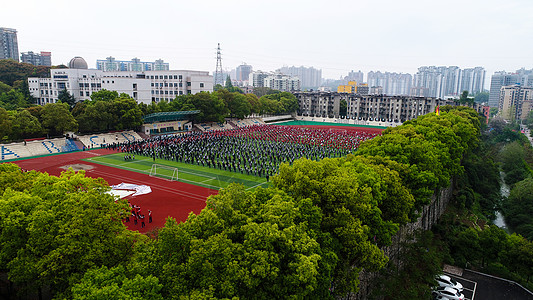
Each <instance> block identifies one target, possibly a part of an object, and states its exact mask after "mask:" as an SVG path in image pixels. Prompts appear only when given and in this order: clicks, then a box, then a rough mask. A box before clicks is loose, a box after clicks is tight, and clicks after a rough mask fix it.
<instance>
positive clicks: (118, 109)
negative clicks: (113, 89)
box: [111, 94, 142, 130]
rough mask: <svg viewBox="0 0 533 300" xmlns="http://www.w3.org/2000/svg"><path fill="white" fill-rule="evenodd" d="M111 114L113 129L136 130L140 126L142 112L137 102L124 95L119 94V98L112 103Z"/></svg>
mask: <svg viewBox="0 0 533 300" xmlns="http://www.w3.org/2000/svg"><path fill="white" fill-rule="evenodd" d="M111 114H112V115H113V117H114V119H115V120H116V122H115V125H114V127H115V129H117V130H123V129H136V130H138V129H139V128H140V127H141V125H142V112H141V109H140V108H139V106H138V105H137V101H135V100H134V99H133V98H131V97H129V96H128V95H126V94H121V95H120V97H119V98H117V99H115V101H113V102H112V106H111Z"/></svg>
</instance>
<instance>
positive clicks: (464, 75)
mask: <svg viewBox="0 0 533 300" xmlns="http://www.w3.org/2000/svg"><path fill="white" fill-rule="evenodd" d="M484 84H485V69H484V68H482V67H475V68H470V69H464V70H462V71H461V87H460V89H459V92H460V93H462V92H463V91H467V92H468V93H469V94H471V95H475V94H477V93H481V92H483V85H484Z"/></svg>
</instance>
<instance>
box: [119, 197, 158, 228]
mask: <svg viewBox="0 0 533 300" xmlns="http://www.w3.org/2000/svg"><path fill="white" fill-rule="evenodd" d="M130 207H131V217H132V219H133V224H134V225H137V224H138V223H139V221H140V222H141V228H144V227H145V226H146V223H145V222H144V220H145V216H144V214H142V213H141V207H140V206H139V205H135V204H133V205H132V204H131V203H130ZM125 221H126V222H129V221H130V218H129V216H128V217H126V220H125ZM148 223H152V211H151V210H148Z"/></svg>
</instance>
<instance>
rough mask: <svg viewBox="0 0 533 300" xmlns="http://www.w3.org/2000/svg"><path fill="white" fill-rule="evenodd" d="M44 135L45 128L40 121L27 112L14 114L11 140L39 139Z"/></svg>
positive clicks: (21, 111)
mask: <svg viewBox="0 0 533 300" xmlns="http://www.w3.org/2000/svg"><path fill="white" fill-rule="evenodd" d="M42 134H43V128H42V127H41V123H40V122H39V120H38V119H37V118H36V117H34V116H32V115H31V114H30V112H29V111H27V110H25V109H24V110H20V111H17V112H14V113H13V115H12V116H11V133H10V135H9V138H10V139H11V140H18V139H27V138H32V137H39V136H42Z"/></svg>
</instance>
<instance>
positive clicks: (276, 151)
mask: <svg viewBox="0 0 533 300" xmlns="http://www.w3.org/2000/svg"><path fill="white" fill-rule="evenodd" d="M376 135H377V134H376V133H368V132H362V131H355V130H344V131H332V130H327V129H314V128H305V127H293V126H280V125H254V126H247V127H240V128H235V129H229V130H221V131H207V132H190V133H186V134H180V135H171V136H158V137H154V138H150V139H146V140H142V141H130V142H127V143H123V144H113V145H109V146H108V147H109V148H112V149H116V150H119V151H123V152H126V153H129V154H128V155H133V156H134V155H136V154H137V155H145V156H149V157H153V158H154V160H155V158H162V159H167V160H174V161H179V162H184V163H189V164H196V165H201V166H205V167H210V168H218V169H222V170H228V171H232V172H240V173H242V174H251V175H256V176H263V177H268V176H270V175H272V174H275V173H276V172H277V170H278V168H279V165H280V164H281V163H283V162H288V163H292V162H293V161H294V160H296V159H298V158H301V157H306V158H308V159H313V160H319V159H323V158H325V157H339V156H344V155H346V154H349V153H351V152H353V151H355V150H356V149H357V148H358V147H359V145H360V143H361V142H362V141H364V140H366V139H370V138H373V137H375V136H376Z"/></svg>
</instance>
